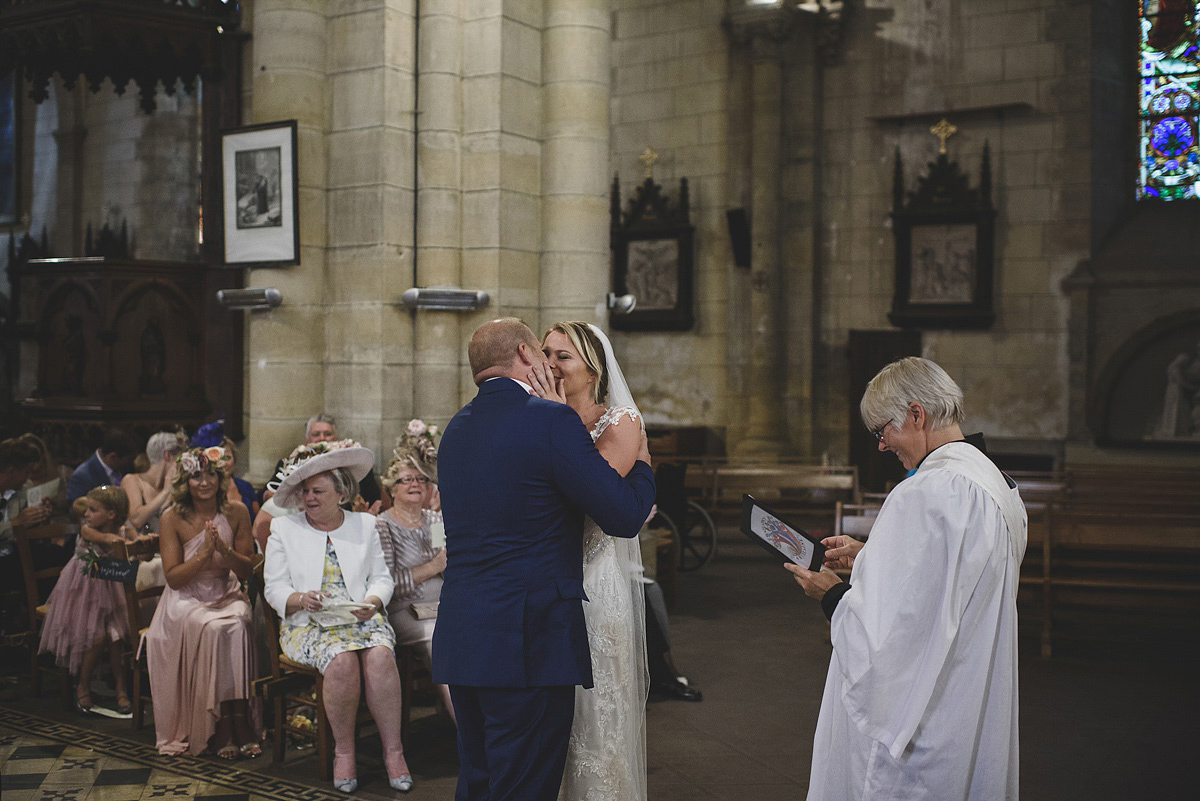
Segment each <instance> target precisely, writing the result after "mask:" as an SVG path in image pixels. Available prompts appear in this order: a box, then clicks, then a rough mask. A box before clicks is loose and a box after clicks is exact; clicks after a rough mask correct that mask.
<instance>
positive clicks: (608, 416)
mask: <svg viewBox="0 0 1200 801" xmlns="http://www.w3.org/2000/svg"><path fill="white" fill-rule="evenodd" d="M623 417H628V418H629V419H630V420H636V421H637V422H638V424H639V425H641V427H642V428H643V429H645V428H646V421H644V420H643V419H642V415H641V413H640V412H638V410H637V409H636V408H634V407H633V406H614V407H612V408H611V409H609V410H608V411H607V412H605V413H604V414H603V415H601V416H600V419H599V420H597V421H596V427H595V429H593V432H594V433H593V434H592V440H593V441H595V440H598V439H600V435H601V434H603V433H604V430H605V429H606V428H608V427H609V426H615V425H620V424H621V418H623Z"/></svg>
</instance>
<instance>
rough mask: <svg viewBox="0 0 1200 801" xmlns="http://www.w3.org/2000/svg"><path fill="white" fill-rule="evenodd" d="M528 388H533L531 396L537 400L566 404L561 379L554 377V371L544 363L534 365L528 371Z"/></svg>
mask: <svg viewBox="0 0 1200 801" xmlns="http://www.w3.org/2000/svg"><path fill="white" fill-rule="evenodd" d="M529 386H531V387H533V394H534V395H537V396H538V397H539V398H545V399H546V400H552V401H557V402H558V403H566V402H567V397H566V395H564V394H563V391H562V379H561V378H555V377H554V371H553V370H552V369H551V368H550V365H549V364H548V363H546V362H543V363H542V364H537V365H534V367H533V369H532V370H530V371H529Z"/></svg>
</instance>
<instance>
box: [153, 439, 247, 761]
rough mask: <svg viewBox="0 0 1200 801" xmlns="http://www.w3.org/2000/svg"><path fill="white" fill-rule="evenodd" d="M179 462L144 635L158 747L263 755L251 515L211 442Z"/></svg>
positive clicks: (226, 756) (232, 756)
mask: <svg viewBox="0 0 1200 801" xmlns="http://www.w3.org/2000/svg"><path fill="white" fill-rule="evenodd" d="M177 465H178V466H177V468H176V475H175V481H174V483H173V485H172V486H173V489H174V491H173V493H172V495H171V503H172V506H171V508H170V509H168V510H167V511H166V512H164V513H163V516H162V523H161V526H160V528H159V537H160V540H159V542H160V545H159V547H160V548H161V550H162V561H163V570H164V572H165V574H166V579H167V587H166V589H164V590H163V594H162V598H161V600H159V602H158V609H157V610H156V611H155V613H154V620H153V621H152V622H151V623H150V630H149V631H148V632H147V634H146V647H147V648H148V649H149V651H148V655H147V661H148V663H149V668H150V689H151V693H152V694H153V696H154V727H155V731H156V734H157V740H158V751H159V753H162V754H182V753H184V752H190V753H191V754H193V755H197V754H200V753H203V752H204V751H205V750H206V749H210V750H212V751H215V752H216V755H217V756H218V757H220V758H222V759H237V758H238V757H239V756H243V757H256V756H259V755H260V754H261V753H262V749H261V748H259V745H258V737H259V732H260V726H259V722H258V709H257V704H251V703H250V701H249V699H250V682H251V681H252V680H253V679H254V677H255V668H254V642H253V635H252V630H251V613H250V604H249V602H248V601H247V599H246V596H245V594H244V593H243V592H242V587H241V581H240V580H239V579H246V578H249V577H250V573H251V570H252V561H251V558H252V555H253V553H254V543H253V540H252V539H251V536H250V514H249V513H248V512H247V511H246V507H244V506H242V505H241V504H240V503H235V504H230V503H229V500H228V486H227V482H228V480H229V479H228V478H227V477H226V476H225V474H224V473H222V472H220V471H219V470H217V469H216V466H215V465H214V464H213V460H211V459H210V457H209V456H207V455H206V454H205V451H204V450H202V449H200V448H193V449H191V450H187V451H184V452H183V453H182V454H180V455H179V458H178V459H177Z"/></svg>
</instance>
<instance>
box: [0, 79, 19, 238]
mask: <svg viewBox="0 0 1200 801" xmlns="http://www.w3.org/2000/svg"><path fill="white" fill-rule="evenodd" d="M18 91H19V89H18V85H17V77H16V73H15V72H10V73H8V74H7V75H0V225H11V224H13V223H15V222H16V221H17V216H18V215H19V214H20V196H19V192H18V190H19V189H20V185H21V184H20V181H21V170H20V158H21V146H20V136H21V124H20V120H19V119H18V116H17V115H18V113H19V112H20V109H21V104H20V102H19V100H20V98H19V96H18Z"/></svg>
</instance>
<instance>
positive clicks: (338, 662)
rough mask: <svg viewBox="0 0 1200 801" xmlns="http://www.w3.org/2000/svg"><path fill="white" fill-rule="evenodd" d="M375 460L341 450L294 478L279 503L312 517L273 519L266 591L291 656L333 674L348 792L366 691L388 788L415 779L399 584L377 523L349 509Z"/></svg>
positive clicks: (343, 784)
mask: <svg viewBox="0 0 1200 801" xmlns="http://www.w3.org/2000/svg"><path fill="white" fill-rule="evenodd" d="M374 461H375V457H374V455H373V454H372V453H371V452H370V451H369V450H367V449H366V448H340V449H337V450H334V451H331V452H328V453H322V454H318V455H315V456H312V457H310V458H309V459H307V460H306V461H304V462H302V463H301V464H300V465H299V466H297V467H296V468H295V469H293V470H292V471H291V472H290V473H288V475H287V477H286V478H284V480H283V483H282V484H280V485H279V491H278V493H277V494H276V496H275V497H276V500H277V501H278V502H279V504H280V505H281V506H282V507H284V508H287V507H291V506H300V505H301V504H303V507H304V511H303V512H300V513H298V514H294V515H290V516H281V517H276V518H275V519H274V520H273V521H272V522H271V537H270V538H269V539H268V540H267V562H266V568H265V576H264V578H265V585H266V586H265V591H264V595H265V597H266V599H267V603H269V604H270V605H271V606H272V607H273V608H274V609H275V611H276V612H277V613H278V614H279V617H280V618H282V619H283V623H282V625H281V626H280V632H279V645H280V647H281V649H282V650H283V653H284V654H285V655H286V656H287V657H288V658H289V659H291V660H293V661H295V662H300V663H302V664H305V665H310V666H312V667H314V668H316V669H317V670H319V671H321V673H322V674H323V675H324V676H325V714H326V716H327V718H328V720H329V727H330V729H332V731H333V740H334V756H333V786H334V787H335V788H337V789H338V790H341V791H342V792H346V793H351V792H354V790H355V789H357V787H358V778H357V768H356V767H355V752H354V723H355V718H356V717H357V712H358V700H359V696H360V694H361V693H362V692H363V690H364V689H365V691H366V696H367V705H368V706H369V707H370V709H371V714H372V715H373V716H374V718H375V724H376V725H377V726H378V728H379V736H380V739H381V740H382V741H383V760H384V764H385V766H386V767H387V773H388V783H389V784H390V785H391V786H392V788H393V789H395V790H399V791H400V792H405V793H406V792H408V791H409V790H411V789H412V786H413V781H412V775H411V774H410V772H409V769H408V763H407V762H406V761H405V759H404V744H403V742H401V739H400V721H401V714H400V712H401V710H400V674H399V673H398V672H397V670H396V658H395V654H394V650H395V641H396V638H395V635H394V634H393V633H392V627H391V626H389V625H388V623H387V621H386V620H385V619H384V618H383V615H382V614H380V613H381V612H382V611H383V609H384V607H385V606H386V605H387V602H388V601H389V600H391V597H392V587H393V584H394V582H393V581H392V577H391V575H390V574H389V573H388V569H387V563H386V562H385V561H384V559H383V548H382V547H380V544H379V535H378V534H376V533H375V518H374V517H372V516H371V515H367V514H360V513H357V512H348V511H345V510H344V509H343V508H342V505H343V504H344V503H347V502H348V501H350V500H351V499H352V498H353V496H354V495H355V491H356V489H357V483H358V480H359V479H361V478H362V477H363V476H365V475H366V474H367V471H368V470H369V469H370V468H371V465H372V464H374ZM323 609H325V610H327V611H326V614H327V615H334V614H339V613H340V616H341V617H342V618H343V619H345V620H347V621H348V623H347V624H346V625H339V626H336V627H333V628H322V627H321V626H320V625H319V624H318V622H317V620H316V619H314V617H313V615H314V614H315V613H318V612H321V611H322V610H323ZM360 675H361V677H362V678H361V679H360Z"/></svg>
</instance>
